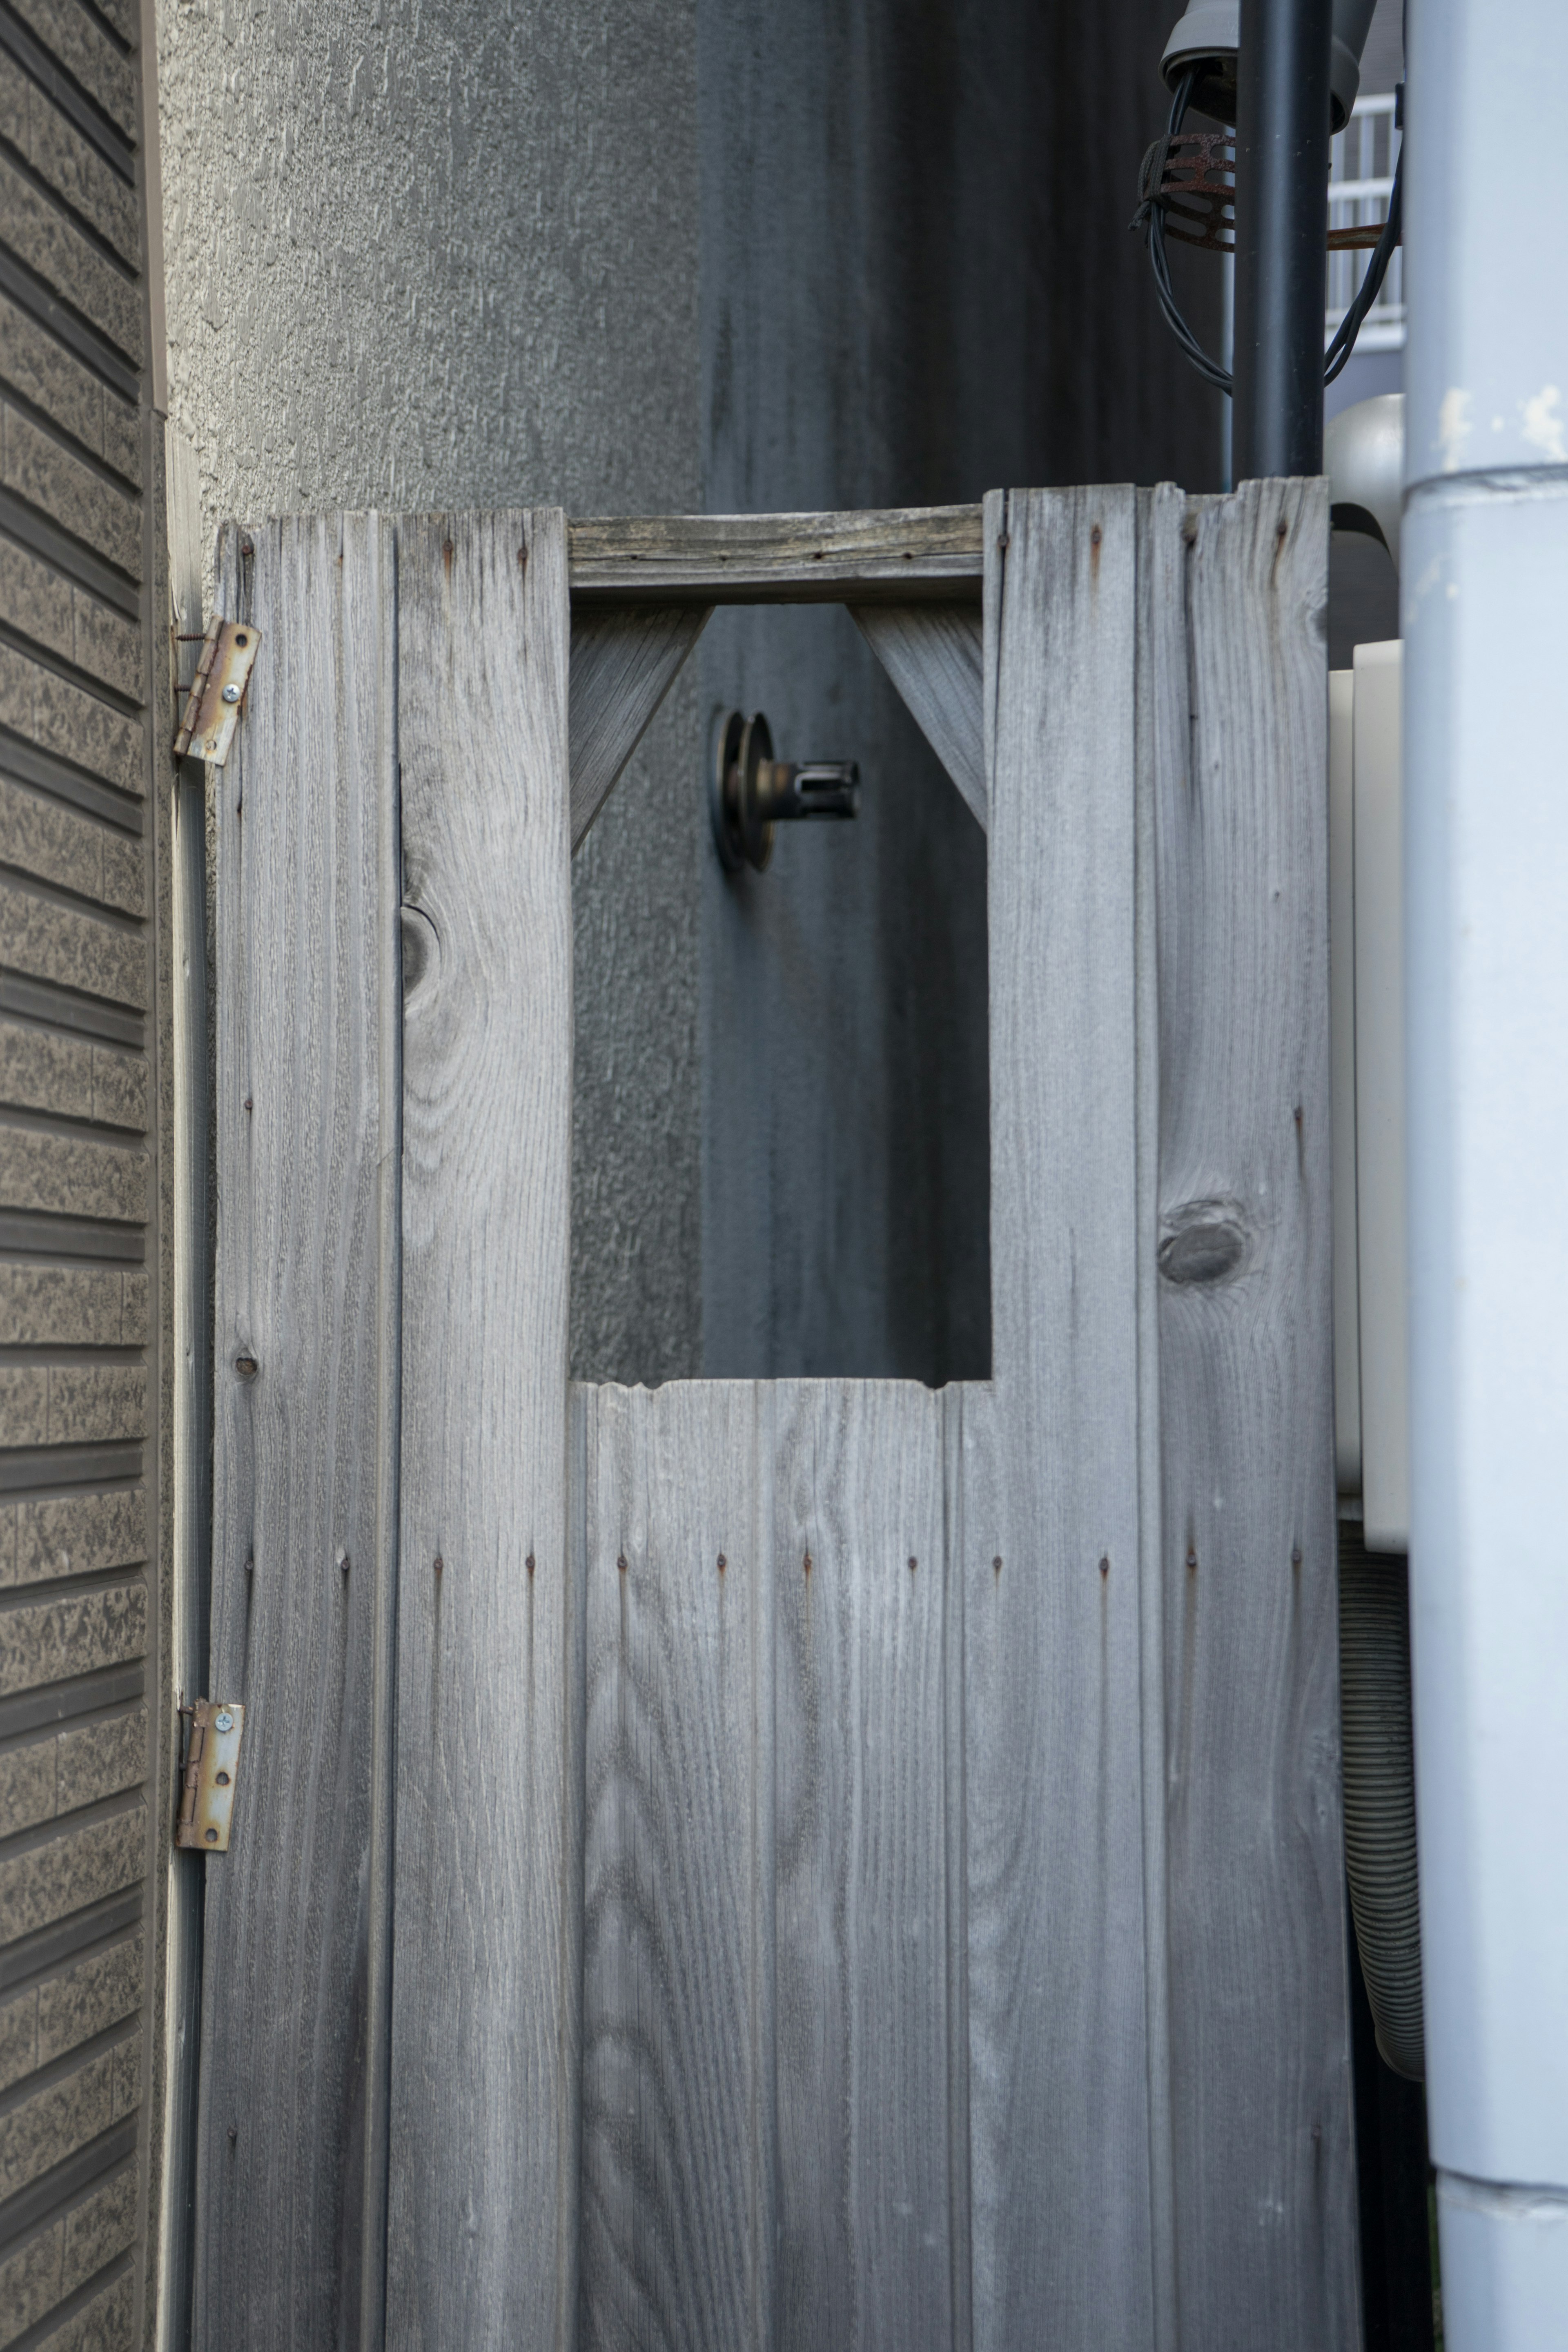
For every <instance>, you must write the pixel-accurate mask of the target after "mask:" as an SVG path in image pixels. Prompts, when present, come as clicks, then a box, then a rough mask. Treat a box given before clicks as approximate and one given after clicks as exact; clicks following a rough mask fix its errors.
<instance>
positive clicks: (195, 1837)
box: [174, 1698, 245, 1853]
mask: <svg viewBox="0 0 1568 2352" xmlns="http://www.w3.org/2000/svg"><path fill="white" fill-rule="evenodd" d="M180 1713H181V1714H182V1715H183V1716H188V1717H189V1718H190V1729H189V1731H188V1732H187V1734H186V1736H185V1759H184V1764H183V1765H182V1766H181V1769H180V1818H179V1820H178V1821H177V1822H175V1824H174V1843H175V1844H176V1845H185V1846H194V1847H195V1849H196V1851H197V1853H227V1852H228V1824H229V1816H230V1814H231V1813H232V1812H233V1811H234V1782H235V1775H236V1773H237V1770H238V1769H239V1740H240V1734H241V1733H242V1732H243V1731H244V1729H245V1709H244V1707H243V1706H240V1704H239V1702H238V1700H237V1699H216V1698H198V1699H194V1700H193V1701H192V1702H191V1705H190V1706H183V1707H181V1709H180Z"/></svg>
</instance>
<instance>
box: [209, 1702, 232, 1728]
mask: <svg viewBox="0 0 1568 2352" xmlns="http://www.w3.org/2000/svg"><path fill="white" fill-rule="evenodd" d="M213 1729H214V1730H215V1731H232V1730H233V1729H234V1717H233V1716H232V1715H230V1713H229V1711H228V1709H227V1707H226V1706H220V1707H219V1709H218V1711H217V1713H216V1715H215V1716H214V1717H213Z"/></svg>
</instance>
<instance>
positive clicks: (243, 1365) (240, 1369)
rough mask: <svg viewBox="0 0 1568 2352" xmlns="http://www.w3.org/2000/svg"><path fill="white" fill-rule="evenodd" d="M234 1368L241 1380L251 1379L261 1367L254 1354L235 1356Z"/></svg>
mask: <svg viewBox="0 0 1568 2352" xmlns="http://www.w3.org/2000/svg"><path fill="white" fill-rule="evenodd" d="M234 1369H235V1370H236V1371H237V1373H238V1374H239V1377H240V1379H241V1380H242V1381H253V1380H254V1379H255V1378H256V1375H257V1373H258V1371H259V1370H260V1369H261V1367H260V1366H259V1364H258V1362H257V1360H256V1359H255V1357H254V1356H237V1357H236V1358H235V1360H234Z"/></svg>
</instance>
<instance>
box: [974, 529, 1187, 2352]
mask: <svg viewBox="0 0 1568 2352" xmlns="http://www.w3.org/2000/svg"><path fill="white" fill-rule="evenodd" d="M985 542H986V604H985V612H986V640H985V643H986V675H985V695H986V700H985V726H986V737H985V742H986V768H987V774H988V780H989V790H990V810H991V827H990V877H991V879H990V924H991V1000H992V1016H991V1095H992V1169H993V1190H992V1265H993V1346H994V1365H995V1375H994V1386H993V1389H992V1391H990V1392H987V1391H983V1390H969V1391H965V1392H964V1396H963V1407H962V1413H963V1432H962V1494H961V1514H962V1521H961V1531H960V1538H959V1540H960V1544H961V1548H962V1559H963V1578H964V1585H965V1591H964V1603H963V1642H964V1660H965V1683H964V1690H965V1713H966V1726H965V1729H966V1774H967V1785H966V1821H967V1837H968V1882H969V1884H968V1899H969V2004H970V2052H971V2078H970V2086H969V2095H970V2137H971V2147H972V2162H973V2186H972V2194H973V2214H972V2224H971V2226H972V2231H973V2335H974V2343H975V2345H976V2347H983V2352H1010V2347H1014V2346H1016V2345H1018V2344H1021V2343H1036V2342H1041V2343H1049V2344H1050V2345H1052V2346H1053V2347H1059V2352H1068V2347H1075V2348H1076V2347H1082V2348H1083V2352H1089V2347H1103V2346H1105V2345H1107V2344H1118V2345H1122V2344H1125V2345H1143V2344H1148V2343H1150V2342H1151V2341H1152V2340H1153V2336H1154V2318H1153V2309H1154V2301H1155V2281H1154V2256H1153V2225H1152V2214H1151V2189H1150V2170H1149V2147H1150V2100H1149V2083H1148V2021H1147V2013H1146V2005H1145V1977H1146V1970H1145V1907H1144V1906H1145V1890H1144V1875H1143V1873H1144V1836H1143V1804H1142V1770H1143V1724H1142V1704H1141V1695H1140V1668H1141V1648H1142V1609H1141V1598H1140V1567H1141V1554H1142V1533H1143V1530H1142V1524H1141V1513H1140V1503H1139V1481H1140V1469H1141V1465H1142V1460H1143V1456H1144V1448H1143V1444H1142V1432H1141V1429H1140V1406H1141V1401H1142V1394H1143V1387H1142V1382H1141V1379H1140V1337H1141V1335H1140V1324H1139V1315H1138V1266H1137V1237H1138V1234H1139V1230H1140V1199H1139V1189H1140V1171H1141V1166H1142V1164H1143V1163H1142V1162H1141V1160H1140V1153H1139V1136H1138V1118H1137V1109H1138V1066H1139V1052H1138V1043H1139V1041H1138V1026H1139V1013H1140V1002H1141V1000H1140V991H1139V987H1138V959H1137V938H1138V924H1137V911H1138V909H1137V892H1136V851H1137V830H1138V828H1137V819H1136V790H1135V785H1136V759H1135V723H1134V722H1135V694H1134V645H1135V617H1136V593H1135V589H1136V555H1135V509H1134V494H1133V492H1132V491H1131V490H1130V489H1115V488H1112V489H1102V490H1059V491H1039V492H1014V493H1010V494H1005V495H1004V494H994V495H993V497H991V498H990V499H987V501H986V510H985ZM1145 1158H1146V1155H1145Z"/></svg>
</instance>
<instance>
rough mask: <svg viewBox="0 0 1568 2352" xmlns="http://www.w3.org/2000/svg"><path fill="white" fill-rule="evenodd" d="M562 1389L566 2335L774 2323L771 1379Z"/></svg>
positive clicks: (696, 2342)
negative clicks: (567, 1604) (581, 1637)
mask: <svg viewBox="0 0 1568 2352" xmlns="http://www.w3.org/2000/svg"><path fill="white" fill-rule="evenodd" d="M574 1413H575V1414H576V1415H577V1416H578V1417H579V1419H580V1422H581V1424H582V1429H583V1439H582V1459H583V1465H584V1471H583V1476H584V1485H583V1489H582V1495H583V1500H582V1504H581V1513H580V1517H579V1518H578V1521H577V1535H576V1541H577V1547H578V1551H579V1559H580V1570H579V1572H580V1574H581V1576H582V1577H583V1579H584V1587H585V1591H586V1596H587V1597H586V1609H587V1623H588V1730H587V1759H588V1760H587V1830H586V1861H585V1867H584V1895H585V1921H586V1925H585V1941H584V2068H583V2076H584V2079H583V2101H584V2126H583V2130H584V2155H583V2204H584V2214H583V2234H584V2245H583V2302H582V2323H583V2324H582V2340H583V2343H584V2347H598V2346H616V2347H637V2352H645V2348H646V2352H652V2347H669V2352H703V2347H712V2352H733V2348H734V2347H742V2346H754V2347H761V2346H764V2345H771V2344H772V2343H773V2309H774V2304H775V2288H774V2271H775V2260H776V2258H775V2251H774V2248H775V2224H776V2215H777V2189H776V2167H777V2143H778V2129H777V2118H776V2114H775V2108H774V2026H773V2015H774V2010H773V1951H774V1933H773V1883H774V1864H773V1632H772V1626H773V1578H774V1573H775V1558H774V1549H773V1528H772V1513H771V1488H772V1460H773V1400H772V1396H771V1393H770V1392H769V1391H766V1390H765V1389H758V1388H755V1387H753V1386H752V1384H751V1383H749V1382H741V1381H737V1382H732V1383H731V1382H717V1381H704V1382H701V1383H696V1382H691V1383H687V1382H672V1383H670V1384H669V1385H668V1386H667V1387H664V1388H660V1389H658V1390H654V1391H648V1390H646V1389H618V1388H599V1389H580V1390H577V1391H574ZM721 1559H723V1562H724V1566H723V1567H722V1568H721V1567H720V1565H719V1563H720V1560H721Z"/></svg>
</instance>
